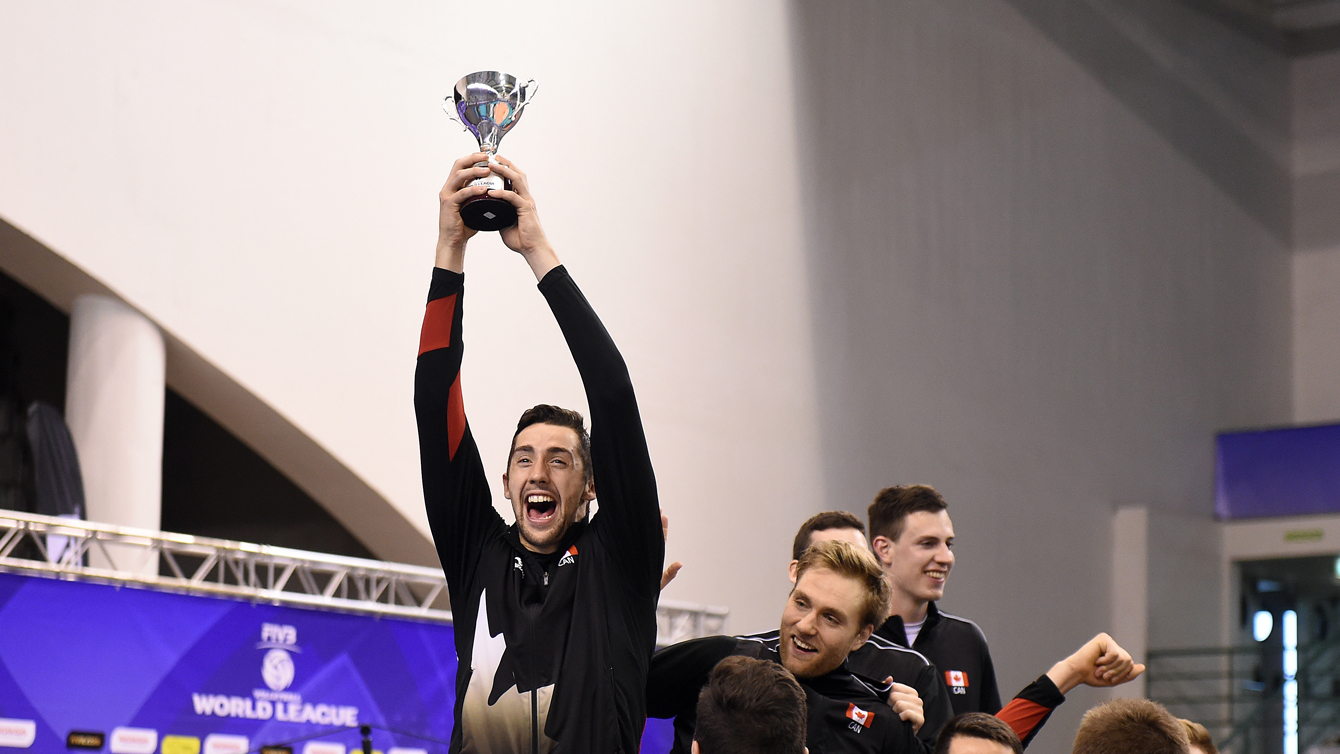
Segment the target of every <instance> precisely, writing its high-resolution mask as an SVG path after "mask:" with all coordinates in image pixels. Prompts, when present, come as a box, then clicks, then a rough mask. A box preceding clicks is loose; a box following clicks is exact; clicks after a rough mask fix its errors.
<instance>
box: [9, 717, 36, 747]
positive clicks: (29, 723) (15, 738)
mask: <svg viewBox="0 0 1340 754" xmlns="http://www.w3.org/2000/svg"><path fill="white" fill-rule="evenodd" d="M36 739H37V721H36V720H12V719H10V718H4V717H0V746H4V747H7V748H10V749H26V748H28V747H29V746H32V745H33V741H34V740H36Z"/></svg>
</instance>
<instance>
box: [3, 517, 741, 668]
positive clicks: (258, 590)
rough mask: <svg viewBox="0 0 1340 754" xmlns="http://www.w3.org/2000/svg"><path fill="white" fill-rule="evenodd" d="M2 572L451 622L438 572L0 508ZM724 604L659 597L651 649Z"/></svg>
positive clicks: (721, 616)
mask: <svg viewBox="0 0 1340 754" xmlns="http://www.w3.org/2000/svg"><path fill="white" fill-rule="evenodd" d="M0 571H10V572H15V573H24V574H28V575H37V576H46V577H49V578H62V579H81V580H89V581H100V582H105V583H113V584H129V585H138V586H144V587H150V588H154V589H165V590H169V591H179V592H188V593H196V594H213V595H222V596H228V597H236V598H240V599H247V600H255V601H260V602H273V603H286V604H294V605H301V606H306V607H317V608H324V609H328V610H341V611H348V612H358V613H372V614H377V615H393V616H399V617H405V618H416V619H419V620H431V621H442V622H450V621H451V610H450V609H448V601H447V591H446V586H447V583H446V579H445V577H444V576H443V574H442V571H441V569H438V568H426V567H423V566H414V565H404V564H401V563H387V562H383V561H380V560H366V559H363V558H348V557H343V556H339V555H326V554H322V553H316V552H306V551H303V550H293V549H289V548H286V547H272V546H269V545H258V544H251V543H248V542H233V541H230V540H225V539H211V538H208V537H195V536H191V535H189V534H173V533H170V532H160V531H150V530H147V529H135V528H130V527H124V526H113V525H110V524H100V523H95V522H92V521H79V520H74V519H66V518H54V517H51V516H39V515H36V514H31V513H19V512H16V511H4V510H0ZM726 614H727V611H726V609H725V608H717V607H705V606H702V605H694V604H690V603H683V602H671V601H668V600H667V601H662V602H661V604H660V606H659V608H658V609H657V614H656V619H657V642H656V643H657V645H658V646H667V645H669V644H674V643H676V642H680V641H684V640H685V639H691V638H696V637H699V636H707V635H710V634H715V633H721V632H722V631H723V630H724V627H725V619H726Z"/></svg>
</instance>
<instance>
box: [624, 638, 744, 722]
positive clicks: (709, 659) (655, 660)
mask: <svg viewBox="0 0 1340 754" xmlns="http://www.w3.org/2000/svg"><path fill="white" fill-rule="evenodd" d="M737 643H738V640H737V639H736V638H735V637H733V636H708V637H706V638H703V639H690V640H689V641H683V642H680V643H678V644H671V645H670V646H668V647H666V648H665V649H662V650H660V651H658V652H657V653H656V654H654V655H652V656H651V667H650V668H649V669H648V670H647V717H660V718H669V717H677V716H679V715H681V714H684V713H685V712H687V713H688V714H690V715H692V714H693V711H694V710H695V709H696V708H697V706H698V692H699V691H702V689H703V686H706V685H707V679H708V678H710V677H711V676H712V668H715V667H716V666H717V663H718V662H721V661H722V660H724V659H726V658H727V657H730V656H731V655H732V654H734V653H735V646H736V644H737Z"/></svg>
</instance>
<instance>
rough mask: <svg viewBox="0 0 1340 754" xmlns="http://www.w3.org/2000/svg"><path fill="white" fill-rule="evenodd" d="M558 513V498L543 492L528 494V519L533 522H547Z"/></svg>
mask: <svg viewBox="0 0 1340 754" xmlns="http://www.w3.org/2000/svg"><path fill="white" fill-rule="evenodd" d="M557 513H558V500H556V499H555V498H554V497H553V496H552V495H549V494H546V493H543V492H532V493H531V494H529V495H527V496H526V520H527V521H529V522H531V523H532V524H546V523H548V522H550V521H552V520H553V518H554V516H555V515H557Z"/></svg>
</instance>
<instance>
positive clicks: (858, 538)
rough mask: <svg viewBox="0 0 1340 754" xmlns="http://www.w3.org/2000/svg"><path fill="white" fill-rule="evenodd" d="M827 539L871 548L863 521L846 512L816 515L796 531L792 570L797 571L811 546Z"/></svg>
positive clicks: (793, 541)
mask: <svg viewBox="0 0 1340 754" xmlns="http://www.w3.org/2000/svg"><path fill="white" fill-rule="evenodd" d="M826 539H840V540H842V541H844V542H851V543H852V544H854V545H856V546H857V547H869V546H870V543H869V542H867V541H866V538H865V524H863V523H861V519H859V518H857V517H856V516H853V515H852V514H850V513H848V512H846V511H824V512H823V513H816V514H814V515H813V516H810V517H809V518H808V519H806V521H805V523H803V524H801V525H800V529H799V530H798V531H796V538H795V539H794V540H792V541H791V566H792V570H794V569H795V563H796V561H797V560H800V556H801V555H804V554H805V551H806V550H808V549H810V545H812V544H814V543H815V542H822V541H824V540H826ZM792 580H793V581H794V579H792Z"/></svg>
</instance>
